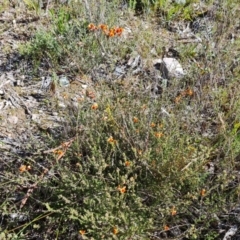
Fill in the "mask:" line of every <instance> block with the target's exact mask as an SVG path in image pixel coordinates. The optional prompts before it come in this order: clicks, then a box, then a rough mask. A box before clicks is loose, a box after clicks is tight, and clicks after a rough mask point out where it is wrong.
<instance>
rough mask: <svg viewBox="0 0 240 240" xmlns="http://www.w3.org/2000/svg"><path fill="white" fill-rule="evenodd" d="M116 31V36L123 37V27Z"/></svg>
mask: <svg viewBox="0 0 240 240" xmlns="http://www.w3.org/2000/svg"><path fill="white" fill-rule="evenodd" d="M114 30H115V34H116V35H117V36H121V35H122V33H123V28H121V27H118V28H115V29H114Z"/></svg>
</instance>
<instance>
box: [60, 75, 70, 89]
mask: <svg viewBox="0 0 240 240" xmlns="http://www.w3.org/2000/svg"><path fill="white" fill-rule="evenodd" d="M59 84H60V86H61V87H67V86H69V84H70V82H69V80H68V79H67V77H66V76H61V77H60V78H59Z"/></svg>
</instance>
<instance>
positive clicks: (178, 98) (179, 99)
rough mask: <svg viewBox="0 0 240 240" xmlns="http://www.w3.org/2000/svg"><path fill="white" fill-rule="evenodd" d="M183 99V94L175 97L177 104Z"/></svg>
mask: <svg viewBox="0 0 240 240" xmlns="http://www.w3.org/2000/svg"><path fill="white" fill-rule="evenodd" d="M181 99H182V96H181V95H179V96H178V97H176V98H175V100H174V101H175V103H176V104H178V103H179V102H180V101H181Z"/></svg>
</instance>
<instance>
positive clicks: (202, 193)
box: [200, 188, 206, 197]
mask: <svg viewBox="0 0 240 240" xmlns="http://www.w3.org/2000/svg"><path fill="white" fill-rule="evenodd" d="M200 195H201V196H202V197H204V196H205V195H206V189H204V188H203V189H202V190H201V192H200Z"/></svg>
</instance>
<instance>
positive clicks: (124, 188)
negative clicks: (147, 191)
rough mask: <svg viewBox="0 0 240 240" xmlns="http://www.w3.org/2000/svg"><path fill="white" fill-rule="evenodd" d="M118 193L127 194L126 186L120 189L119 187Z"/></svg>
mask: <svg viewBox="0 0 240 240" xmlns="http://www.w3.org/2000/svg"><path fill="white" fill-rule="evenodd" d="M117 189H118V191H119V192H120V193H125V192H126V186H124V187H120V186H118V188H117Z"/></svg>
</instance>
